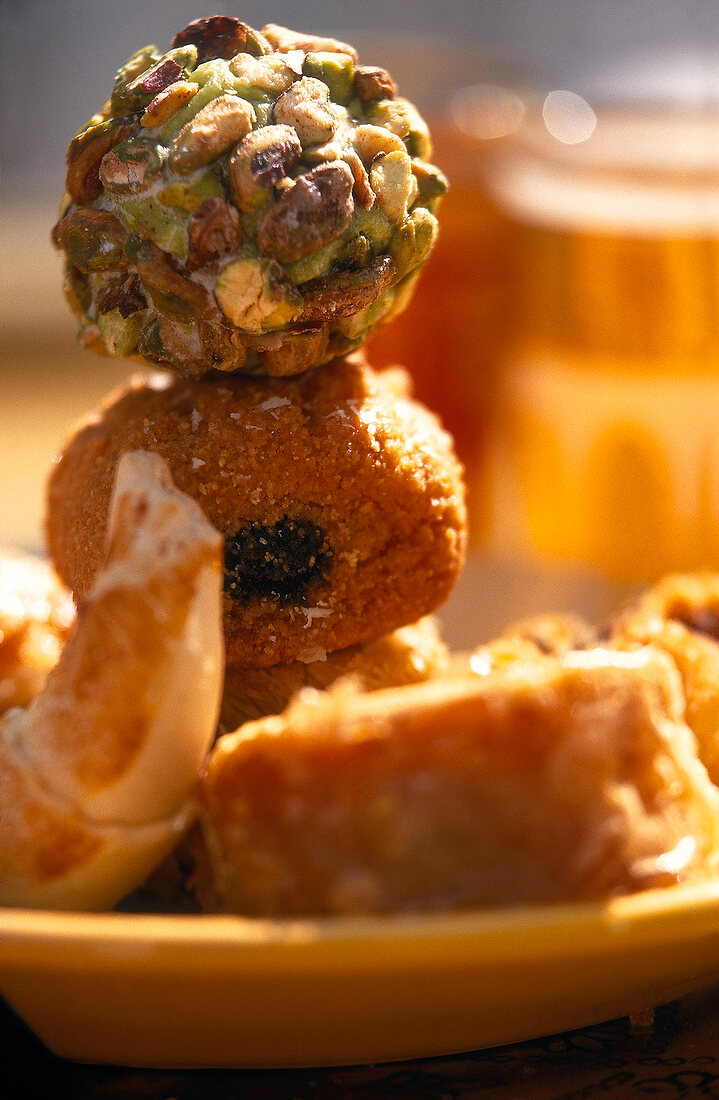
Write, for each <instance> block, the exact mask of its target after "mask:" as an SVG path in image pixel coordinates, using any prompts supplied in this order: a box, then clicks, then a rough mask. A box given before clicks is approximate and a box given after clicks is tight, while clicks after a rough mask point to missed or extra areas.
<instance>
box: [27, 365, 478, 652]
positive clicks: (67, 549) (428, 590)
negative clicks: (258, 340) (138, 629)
mask: <svg viewBox="0 0 719 1100" xmlns="http://www.w3.org/2000/svg"><path fill="white" fill-rule="evenodd" d="M408 385H409V383H408V377H407V375H406V373H405V372H404V371H402V370H399V369H392V370H388V371H375V370H373V369H372V368H371V367H369V366H368V365H367V364H366V363H365V362H364V360H363V359H362V358H361V357H360V356H355V357H352V358H350V359H345V360H341V361H337V362H336V363H333V364H332V367H331V369H330V368H328V367H324V368H316V369H315V370H312V371H307V372H305V373H304V374H302V375H300V376H298V377H296V378H284V379H270V378H248V377H246V376H242V375H212V376H207V377H206V378H204V379H202V380H197V381H194V380H191V379H178V378H177V377H175V376H174V375H171V374H160V375H154V376H147V377H146V376H138V377H136V378H134V379H133V380H132V381H131V383H130V384H129V385H128V386H127V387H126V388H125V389H124V390H123V391H121V392H119V393H116V394H114V395H113V396H112V397H111V398H110V399H109V400H108V402H107V404H106V405H105V407H104V409H103V410H102V411H101V412H100V413H99V414H98V415H97V416H95V417H94V418H92V419H90V420H89V421H88V422H87V423H86V424H85V425H84V426H83V427H81V428H80V430H79V431H78V432H77V433H76V434H75V436H74V437H73V438H72V439H70V441H69V442H68V443H67V445H66V447H65V449H64V452H63V454H62V456H61V457H60V459H59V461H58V462H57V464H56V466H55V468H54V471H53V473H52V477H51V480H50V489H49V507H48V525H47V530H48V543H49V549H50V553H51V556H52V558H53V560H54V563H55V566H56V568H57V569H58V572H59V573H60V575H61V576H62V578H63V579H64V581H65V582H66V583H67V584H68V585H69V587H70V588H71V589H73V590H74V592H75V594H76V596H77V597H80V598H82V596H83V594H84V593H85V592H87V590H88V588H89V586H90V585H91V583H92V580H93V578H94V576H95V575H96V573H97V570H98V568H99V565H100V561H101V555H102V545H103V540H104V529H105V521H106V515H107V506H108V501H109V495H110V486H111V484H112V478H113V476H114V470H115V466H116V463H117V460H118V458H119V456H120V455H121V454H122V453H123V452H124V451H128V450H133V449H135V448H138V447H145V448H147V449H148V450H151V451H154V452H156V453H158V454H160V455H162V457H163V458H164V459H165V460H166V461H167V463H168V465H169V467H170V469H171V471H172V476H173V478H174V480H175V483H176V484H177V485H178V487H179V488H180V489H182V490H183V491H185V492H187V493H189V494H190V495H191V496H193V497H195V499H196V500H197V501H198V502H199V503H200V505H201V506H202V508H203V510H204V511H205V513H206V515H207V516H208V518H209V519H210V521H211V522H212V524H213V525H214V526H215V527H217V528H218V529H219V530H220V531H221V532H222V534H223V535H224V536H225V599H224V608H225V615H224V619H225V635H226V642H227V661H228V665H230V666H234V667H239V668H253V667H258V668H259V667H266V666H268V665H274V664H277V663H278V662H289V661H294V660H300V661H313V660H317V659H318V658H321V657H322V655H323V654H324V652H325V651H326V652H330V651H332V650H335V649H342V648H345V647H347V646H351V645H355V644H358V643H361V642H365V641H368V640H371V639H375V638H378V637H381V636H382V635H384V634H389V633H391V632H392V631H394V630H396V629H397V628H398V627H400V626H404V625H407V624H409V623H413V622H416V621H417V620H418V619H419V618H421V617H422V616H423V615H426V614H429V613H430V612H432V611H433V610H434V609H435V608H436V607H438V606H439V605H440V604H441V603H442V602H443V601H444V600H445V598H446V597H447V596H448V594H449V592H450V590H451V588H452V585H453V583H454V581H455V578H456V576H457V573H458V571H459V569H460V567H461V565H462V562H463V558H464V548H465V522H466V516H465V506H464V488H463V481H462V471H461V467H460V465H459V463H458V461H457V459H456V457H455V454H454V450H453V446H452V441H451V438H450V437H449V435H448V434H447V433H446V432H445V431H443V430H442V428H441V426H440V425H439V423H438V421H437V419H436V417H435V416H434V415H433V414H432V413H430V412H429V411H428V410H427V409H425V408H424V407H423V406H422V405H420V404H419V403H418V402H416V401H414V400H412V398H411V397H410V396H409V389H408Z"/></svg>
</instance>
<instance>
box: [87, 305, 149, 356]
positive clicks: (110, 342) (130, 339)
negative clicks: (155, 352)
mask: <svg viewBox="0 0 719 1100" xmlns="http://www.w3.org/2000/svg"><path fill="white" fill-rule="evenodd" d="M143 317H144V314H143V313H133V314H131V315H130V316H129V317H123V316H122V314H121V313H120V311H119V310H118V309H112V310H110V312H109V313H102V314H101V315H100V316H99V317H98V319H97V327H98V328H99V330H100V332H101V334H102V339H103V341H104V343H105V347H106V349H107V351H108V353H109V354H110V355H118V356H120V357H122V356H125V355H132V353H133V351H135V349H136V348H137V341H138V339H139V337H140V330H141V329H142V321H143Z"/></svg>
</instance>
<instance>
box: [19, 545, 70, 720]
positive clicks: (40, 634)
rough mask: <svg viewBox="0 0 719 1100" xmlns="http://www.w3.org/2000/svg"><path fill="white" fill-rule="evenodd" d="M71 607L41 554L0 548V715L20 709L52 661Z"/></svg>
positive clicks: (67, 625)
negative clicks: (34, 554)
mask: <svg viewBox="0 0 719 1100" xmlns="http://www.w3.org/2000/svg"><path fill="white" fill-rule="evenodd" d="M74 618H75V606H74V604H73V602H72V597H71V595H70V593H69V592H68V591H67V589H66V588H65V586H64V585H63V584H61V582H60V580H59V578H58V576H57V575H56V573H55V572H54V570H53V569H52V568H51V567H50V566H49V565H48V564H47V562H46V561H44V560H43V559H41V558H36V557H32V556H31V555H30V554H20V553H18V552H16V551H12V550H0V713H2V712H3V711H5V710H9V709H10V707H26V706H27V705H28V703H29V702H30V701H31V699H34V697H35V696H36V695H37V693H38V692H39V691H40V690H41V689H42V686H43V684H44V683H45V678H46V676H47V674H48V672H49V671H50V669H52V668H54V667H55V665H56V664H57V660H58V657H59V656H60V652H61V650H62V647H63V645H64V644H65V641H66V640H67V636H68V634H69V633H70V628H71V626H72V623H73V621H74Z"/></svg>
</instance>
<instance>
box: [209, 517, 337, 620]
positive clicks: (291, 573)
mask: <svg viewBox="0 0 719 1100" xmlns="http://www.w3.org/2000/svg"><path fill="white" fill-rule="evenodd" d="M331 557H332V551H331V550H330V548H329V546H328V545H327V541H326V539H325V536H324V534H323V533H322V531H321V530H320V528H319V527H316V526H315V524H313V523H306V522H304V521H302V520H294V519H283V520H280V521H279V523H275V524H272V525H271V526H267V525H265V524H263V523H250V524H247V526H245V527H241V528H240V530H239V531H238V532H237V533H236V534H234V535H228V536H227V538H226V539H225V592H227V593H229V595H230V596H231V597H232V599H233V600H236V601H237V602H238V603H241V604H246V603H249V602H250V600H253V599H256V598H257V597H260V596H268V597H270V598H271V599H274V600H279V601H281V602H284V601H289V600H295V601H298V602H300V603H302V602H304V600H305V599H306V598H307V594H308V591H309V589H310V588H311V587H312V586H313V585H315V584H317V583H318V582H320V581H322V580H323V578H324V575H325V569H326V567H327V564H328V562H329V560H330V558H331Z"/></svg>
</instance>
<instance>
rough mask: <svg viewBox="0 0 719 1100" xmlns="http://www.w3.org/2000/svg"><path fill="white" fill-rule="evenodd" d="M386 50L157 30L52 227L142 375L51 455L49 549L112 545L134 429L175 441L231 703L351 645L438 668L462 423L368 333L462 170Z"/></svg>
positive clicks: (90, 136)
mask: <svg viewBox="0 0 719 1100" xmlns="http://www.w3.org/2000/svg"><path fill="white" fill-rule="evenodd" d="M429 155H430V145H429V136H428V133H427V128H426V126H425V124H424V122H423V120H422V119H421V118H420V116H419V114H418V113H417V111H416V109H415V108H414V107H413V106H412V104H410V103H409V102H407V101H406V100H404V99H401V98H400V97H398V96H397V95H396V89H395V86H394V83H393V81H392V78H391V77H390V76H389V74H388V73H386V72H385V71H384V70H382V69H378V68H374V67H369V66H365V65H360V64H359V62H358V58H357V56H356V53H355V51H354V50H353V49H352V47H350V46H348V45H346V44H345V43H341V42H337V41H335V40H333V39H326V38H314V37H309V36H305V35H301V34H295V33H294V32H291V31H289V30H286V29H285V28H281V27H277V26H268V27H265V28H264V29H263V31H262V32H258V31H255V30H253V29H252V28H250V27H248V26H247V25H246V24H244V23H242V22H240V21H239V20H238V19H234V18H230V17H221V16H214V17H211V18H209V19H202V20H197V21H196V22H195V23H192V24H190V25H189V26H188V27H186V28H185V29H184V30H183V31H181V32H179V34H178V35H176V36H175V39H174V41H173V45H172V48H171V49H170V50H169V51H168V52H167V53H164V54H160V53H158V51H157V50H156V49H155V48H154V47H147V48H145V49H143V50H141V51H139V52H138V53H137V54H135V55H134V56H133V57H132V58H130V59H129V61H128V62H127V63H126V64H125V65H124V66H123V68H122V69H121V70H120V72H119V73H118V76H117V79H116V81H115V85H114V87H113V90H112V95H111V97H110V99H109V100H108V102H107V103H106V104H105V106H104V107H103V108H102V110H101V111H100V112H99V113H98V114H97V115H96V116H94V118H93V119H91V120H90V122H89V123H88V125H87V127H85V128H84V129H83V130H82V131H81V132H80V133H79V134H78V135H77V137H76V138H74V139H73V142H72V143H71V145H70V149H69V153H68V176H67V195H66V201H65V205H64V208H63V211H62V216H61V218H60V220H59V222H58V224H57V225H56V227H55V230H54V240H55V243H56V244H57V245H58V247H60V248H61V249H62V250H63V252H64V253H65V256H66V262H67V278H66V288H67V293H68V297H69V300H70V302H71V304H72V306H73V308H74V310H75V311H76V313H77V315H78V317H79V320H80V332H81V339H82V340H83V342H84V343H85V344H86V345H87V346H88V347H92V348H94V349H96V350H99V351H102V352H106V353H109V354H115V355H123V356H135V357H140V358H142V359H144V360H145V361H149V362H150V363H151V364H153V365H155V366H158V367H164V368H167V369H166V370H165V371H164V372H154V373H152V374H146V375H138V376H135V377H133V378H132V379H131V380H130V381H129V382H128V384H127V385H126V386H125V387H124V388H123V389H122V390H121V391H120V392H118V393H115V394H112V395H110V397H109V398H108V399H107V401H106V403H105V405H104V407H103V409H102V410H101V411H100V412H99V413H97V414H95V415H94V416H93V417H92V418H91V419H90V420H89V421H88V422H87V423H86V424H84V425H83V426H81V427H80V429H79V430H78V432H77V433H76V434H75V436H74V437H73V438H72V439H70V440H69V441H68V443H67V445H66V447H65V449H64V451H63V453H62V455H61V456H60V458H59V460H58V462H57V464H56V466H55V468H54V470H53V473H52V476H51V480H50V487H49V504H48V520H47V535H48V546H49V550H50V554H51V557H52V560H53V562H54V564H55V566H56V568H57V570H58V572H59V574H60V576H61V577H62V579H63V580H64V581H65V583H67V584H68V586H69V587H70V588H71V589H72V590H73V592H74V594H75V596H76V597H77V598H82V596H83V595H84V594H85V593H86V592H87V591H88V590H89V588H90V586H91V584H92V581H93V579H94V577H95V576H96V575H97V572H98V570H99V568H100V565H101V562H102V559H103V554H104V545H105V530H106V521H107V513H108V505H109V500H110V493H111V487H112V483H113V479H114V475H115V470H116V467H117V463H118V461H119V458H120V456H121V455H122V454H124V453H126V452H128V451H132V450H138V449H144V450H149V451H152V452H155V453H157V454H160V455H161V456H162V457H163V458H164V459H165V460H166V461H167V463H168V465H169V467H170V470H171V472H172V476H173V480H174V481H175V483H176V485H177V486H178V487H179V488H180V489H181V490H183V491H184V492H186V493H187V494H189V495H190V496H192V497H194V498H195V499H196V500H198V501H199V503H200V504H201V506H202V508H203V510H204V512H205V514H206V515H207V516H208V518H209V519H210V520H211V522H212V523H213V524H214V526H215V527H216V528H218V529H219V530H220V531H221V533H222V534H223V536H224V538H225V593H224V627H225V641H226V653H227V665H228V677H227V692H226V705H225V710H224V722H225V724H226V725H227V726H232V725H234V724H236V723H237V722H238V721H239V720H241V719H243V718H245V717H249V716H252V717H254V716H256V714H258V713H266V712H267V711H268V710H275V709H281V707H282V706H283V705H284V702H285V701H286V699H287V697H288V696H289V694H291V693H292V691H293V690H295V689H296V687H297V686H300V685H301V684H302V683H307V682H310V683H318V684H322V685H324V684H326V683H327V682H329V681H330V680H331V679H333V678H334V677H335V676H336V675H340V674H342V673H344V672H346V671H348V670H349V671H356V672H358V673H359V674H360V675H362V674H363V673H366V674H367V678H368V679H369V680H370V681H372V680H374V682H375V683H376V684H377V685H379V684H381V683H405V682H412V681H415V680H418V679H422V678H424V677H425V676H427V675H429V674H431V673H432V672H433V671H436V669H437V668H439V667H441V666H442V664H443V662H444V659H445V651H444V648H443V646H442V644H441V642H440V641H439V639H438V638H437V635H436V632H435V630H434V628H433V626H432V624H431V623H430V622H427V621H422V622H419V625H417V626H416V627H412V629H411V630H409V631H408V630H407V629H406V628H407V626H408V624H414V623H418V621H420V620H423V617H424V616H427V615H428V614H430V613H431V612H432V611H433V610H434V609H435V608H436V607H438V606H439V605H440V604H441V603H442V602H443V601H444V599H445V598H446V597H447V595H448V594H449V591H450V589H451V587H452V584H453V583H454V580H455V578H456V576H457V573H458V571H459V568H460V567H461V563H462V560H463V554H464V544H465V509H464V494H463V484H462V474H461V469H460V466H459V464H458V462H457V459H456V457H455V454H454V450H453V445H452V440H451V439H450V437H449V436H448V435H447V433H446V432H444V431H443V430H442V428H441V426H440V425H439V423H438V422H437V420H436V418H435V417H434V416H433V415H432V414H431V413H430V412H428V411H427V410H426V409H424V408H423V407H422V406H420V405H419V404H418V403H417V402H415V401H414V400H413V399H412V397H411V395H410V390H409V379H408V376H407V375H406V374H405V372H404V371H402V370H399V369H394V370H389V371H382V372H378V371H375V370H373V369H372V368H371V366H369V364H368V363H367V362H366V360H365V359H364V358H363V356H362V353H361V352H360V351H358V350H357V349H358V348H359V347H360V346H361V344H362V343H363V341H364V340H365V339H366V337H367V335H368V334H369V333H370V332H371V330H372V329H373V327H374V326H375V325H377V324H378V323H380V322H386V321H387V320H388V319H389V318H390V317H391V316H392V315H393V314H394V313H395V312H396V311H397V310H399V309H400V308H402V306H403V305H404V304H405V303H406V300H407V297H408V295H409V294H410V293H411V290H412V287H413V285H414V282H415V280H416V278H417V276H418V274H419V271H420V269H421V267H422V265H423V263H424V261H425V260H426V258H427V256H428V255H429V251H430V249H431V246H432V244H433V242H434V239H435V236H436V219H435V216H434V213H433V211H434V207H435V205H436V203H437V201H438V199H439V198H440V196H441V194H442V193H443V191H444V189H445V187H446V183H445V181H444V178H443V176H442V174H441V172H439V171H438V170H437V169H436V168H434V167H433V166H432V165H431V164H430V163H429V162H428V160H427V157H428V156H429Z"/></svg>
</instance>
